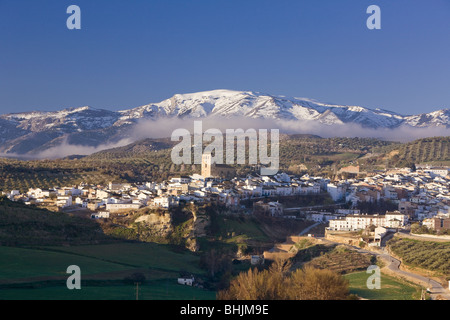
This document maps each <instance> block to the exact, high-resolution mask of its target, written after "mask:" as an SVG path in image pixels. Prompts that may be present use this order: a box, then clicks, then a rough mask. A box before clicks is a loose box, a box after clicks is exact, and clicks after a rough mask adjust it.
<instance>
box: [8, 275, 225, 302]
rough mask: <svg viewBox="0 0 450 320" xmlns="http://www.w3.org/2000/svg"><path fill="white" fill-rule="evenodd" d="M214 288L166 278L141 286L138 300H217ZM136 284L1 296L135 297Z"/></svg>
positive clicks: (36, 290)
mask: <svg viewBox="0 0 450 320" xmlns="http://www.w3.org/2000/svg"><path fill="white" fill-rule="evenodd" d="M215 297H216V294H215V292H212V291H207V290H203V289H198V288H193V287H188V286H182V285H179V284H177V283H176V282H174V281H172V280H169V279H166V280H160V281H155V282H151V283H146V284H143V285H140V286H139V300H214V299H215ZM135 299H136V287H135V286H133V285H114V286H108V285H106V286H82V287H81V289H80V290H69V289H67V288H66V287H65V285H64V284H62V285H60V286H52V287H44V288H17V289H0V300H135Z"/></svg>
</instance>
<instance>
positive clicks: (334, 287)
mask: <svg viewBox="0 0 450 320" xmlns="http://www.w3.org/2000/svg"><path fill="white" fill-rule="evenodd" d="M287 265H288V264H286V263H285V262H283V261H278V262H274V263H273V264H272V266H271V267H270V268H269V270H263V271H258V270H257V269H253V270H252V269H250V270H248V271H247V272H241V273H240V274H239V275H238V276H237V277H236V278H235V279H233V280H232V281H231V282H230V287H229V288H228V289H227V290H222V291H219V292H218V295H217V298H218V299H219V300H344V299H348V298H349V289H348V280H346V279H345V278H344V277H342V276H341V275H339V274H337V273H335V272H333V271H330V270H319V269H314V268H311V267H306V268H304V269H298V270H296V271H294V272H293V273H290V274H289V273H288V272H287V271H286V266H287Z"/></svg>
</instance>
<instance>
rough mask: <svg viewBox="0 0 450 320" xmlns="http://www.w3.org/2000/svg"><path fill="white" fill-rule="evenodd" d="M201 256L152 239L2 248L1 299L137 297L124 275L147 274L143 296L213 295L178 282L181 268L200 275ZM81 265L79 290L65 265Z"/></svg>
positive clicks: (199, 297)
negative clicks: (72, 285)
mask: <svg viewBox="0 0 450 320" xmlns="http://www.w3.org/2000/svg"><path fill="white" fill-rule="evenodd" d="M199 259H200V258H199V257H198V256H197V255H194V254H192V253H190V252H174V251H172V249H171V247H169V246H165V245H159V244H154V243H117V244H105V245H89V246H72V247H62V246H60V247H41V248H15V247H5V246H0V299H8V300H9V299H23V300H34V299H42V300H47V299H50V300H53V299H58V300H59V299H62V300H65V299H76V300H85V299H86V300H89V299H108V300H123V299H135V298H136V297H135V294H136V293H135V292H136V288H135V287H134V286H133V285H129V284H126V283H125V281H124V279H125V278H126V277H128V276H130V275H132V274H133V273H136V272H139V273H142V274H144V275H145V277H146V280H145V282H144V283H142V284H141V286H140V290H139V292H140V299H149V300H150V299H151V300H156V299H163V300H168V299H179V300H190V299H199V300H204V299H214V298H215V292H212V291H207V290H202V289H198V288H192V287H186V286H182V285H178V284H177V278H178V277H179V275H180V271H183V272H189V273H192V274H194V275H195V276H196V277H202V276H203V275H204V271H203V270H202V269H200V267H199ZM69 265H78V266H79V267H80V269H81V283H82V289H81V290H68V289H67V288H66V284H65V281H66V279H67V278H68V277H69V275H68V274H66V269H67V267H68V266H69Z"/></svg>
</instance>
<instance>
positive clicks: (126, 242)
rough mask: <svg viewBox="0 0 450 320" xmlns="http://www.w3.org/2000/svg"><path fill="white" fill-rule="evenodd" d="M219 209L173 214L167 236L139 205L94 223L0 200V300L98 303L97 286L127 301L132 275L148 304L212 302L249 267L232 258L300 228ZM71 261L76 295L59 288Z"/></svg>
mask: <svg viewBox="0 0 450 320" xmlns="http://www.w3.org/2000/svg"><path fill="white" fill-rule="evenodd" d="M224 210H225V209H224V208H221V207H216V206H211V205H206V206H191V205H188V206H182V207H180V208H177V209H173V210H172V212H171V213H170V216H171V220H170V225H169V226H168V227H169V229H170V230H171V231H170V232H169V233H168V234H166V235H163V234H161V233H160V231H161V229H158V228H157V227H156V226H146V225H145V224H141V223H136V219H137V218H139V217H143V216H146V215H150V214H155V215H158V216H164V215H165V214H166V213H167V212H166V211H164V210H150V209H148V208H146V209H142V210H139V211H138V212H135V213H134V214H133V213H129V214H128V215H125V216H115V217H113V218H111V219H108V221H106V222H101V223H99V222H97V221H92V220H90V219H86V218H81V217H76V216H71V215H69V214H66V213H55V212H51V211H48V210H43V209H38V208H35V207H33V206H25V205H24V204H21V203H17V202H11V201H9V200H7V199H5V198H2V200H1V202H0V235H1V241H2V246H0V298H4V299H12V298H20V299H31V298H33V297H39V298H42V299H59V298H62V299H65V298H67V299H69V298H74V297H75V298H76V299H98V298H99V297H95V295H97V294H99V293H100V292H102V290H103V289H104V290H105V294H104V295H103V296H102V298H100V299H103V298H104V299H128V298H130V296H129V293H130V292H129V289H130V288H132V286H131V287H130V281H128V280H127V279H129V278H130V276H132V275H133V274H135V273H142V274H144V275H145V279H146V280H145V281H143V283H142V290H143V292H144V293H145V292H147V293H146V295H147V296H146V297H147V298H149V299H165V298H167V297H168V296H170V297H173V298H175V297H177V298H180V299H192V298H195V299H209V298H214V296H215V295H214V291H215V290H217V289H218V288H223V287H226V286H227V285H228V281H229V279H230V277H231V276H232V275H235V274H237V273H238V272H239V271H241V270H246V269H248V268H249V266H250V265H249V263H248V262H240V261H237V260H234V259H235V258H236V255H239V254H242V253H250V252H254V251H255V250H256V251H258V250H262V249H263V248H268V247H270V246H271V244H272V243H273V242H274V241H275V240H277V239H280V238H282V237H283V236H285V234H289V233H291V232H298V231H299V230H302V229H303V228H304V227H305V226H307V225H308V224H305V223H302V222H298V223H294V224H293V223H287V222H286V221H284V220H279V221H274V220H271V219H268V218H264V217H261V218H256V217H250V216H243V215H242V216H239V215H238V216H233V215H227V214H226V212H224ZM194 215H195V219H194ZM267 219H268V220H267ZM162 229H165V228H162ZM114 230H129V232H122V233H121V232H115V231H114ZM268 230H270V232H268ZM130 235H131V236H130ZM186 248H189V249H191V250H195V251H196V252H194V253H193V252H191V251H189V250H187V249H186ZM233 261H236V262H238V263H234V262H233ZM73 264H75V265H78V266H80V268H81V270H82V286H83V288H86V290H85V291H83V293H79V294H73V293H72V294H71V293H68V292H65V291H64V290H67V289H65V279H67V277H68V275H66V274H65V271H66V268H67V267H68V266H69V265H73ZM180 274H193V275H194V276H195V277H196V278H197V279H200V281H201V283H202V284H203V287H204V288H206V291H205V289H202V290H201V289H196V288H185V287H182V286H179V285H177V284H176V281H177V280H176V279H177V278H178V277H179V276H180ZM106 290H108V292H106ZM59 295H60V296H59ZM133 297H134V296H132V297H131V298H133ZM142 298H143V299H144V298H145V297H144V296H143V297H142Z"/></svg>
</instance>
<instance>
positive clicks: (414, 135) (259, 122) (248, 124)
mask: <svg viewBox="0 0 450 320" xmlns="http://www.w3.org/2000/svg"><path fill="white" fill-rule="evenodd" d="M194 121H201V122H202V131H203V132H205V131H206V130H207V129H211V128H214V129H219V130H221V131H222V133H224V134H225V132H226V129H244V130H247V129H250V128H252V129H256V130H258V129H267V130H269V132H270V130H271V129H278V130H279V131H280V133H287V134H313V135H318V136H320V137H323V138H329V137H361V138H378V139H383V140H390V141H399V142H408V141H412V140H415V139H420V138H426V137H435V136H449V135H450V129H449V128H442V127H429V128H414V127H409V126H402V127H398V128H394V129H388V128H380V129H373V128H364V127H362V126H361V125H358V124H354V123H351V124H332V125H327V124H323V123H320V122H318V121H302V120H295V121H294V120H292V121H290V120H271V119H248V118H245V117H233V118H223V117H208V118H203V119H180V118H164V119H158V120H141V121H139V122H137V124H136V125H134V127H133V128H132V129H131V131H130V132H128V133H127V138H124V139H122V140H120V141H118V142H114V143H105V144H101V145H98V146H95V147H93V146H85V145H73V144H69V143H68V142H67V141H64V142H63V143H62V144H61V145H59V146H55V147H52V148H50V149H47V150H45V151H42V152H40V153H38V154H36V155H17V154H10V153H8V154H2V155H0V156H2V157H14V158H22V159H56V158H63V157H67V156H69V155H89V154H93V153H95V152H99V151H102V150H106V149H111V148H117V147H122V146H125V145H127V144H130V143H133V142H136V141H139V140H142V139H146V138H167V137H170V136H171V135H172V132H173V131H174V130H176V129H181V128H183V129H187V130H188V131H189V132H190V133H192V134H193V133H194Z"/></svg>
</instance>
